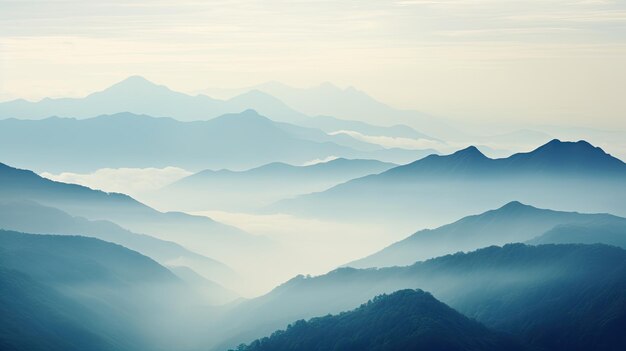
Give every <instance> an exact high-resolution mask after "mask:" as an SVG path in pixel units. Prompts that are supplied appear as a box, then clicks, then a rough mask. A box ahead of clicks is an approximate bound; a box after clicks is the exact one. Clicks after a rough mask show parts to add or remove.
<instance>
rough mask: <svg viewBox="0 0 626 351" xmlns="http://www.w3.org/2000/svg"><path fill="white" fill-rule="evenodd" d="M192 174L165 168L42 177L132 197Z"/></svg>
mask: <svg viewBox="0 0 626 351" xmlns="http://www.w3.org/2000/svg"><path fill="white" fill-rule="evenodd" d="M191 174H192V173H191V172H189V171H187V170H184V169H182V168H178V167H165V168H102V169H99V170H97V171H95V172H92V173H86V174H80V173H69V172H63V173H59V174H52V173H48V172H43V173H41V174H40V175H41V176H42V177H45V178H48V179H51V180H55V181H59V182H64V183H74V184H80V185H84V186H87V187H90V188H93V189H99V190H103V191H106V192H117V193H124V194H129V195H132V196H137V195H141V194H143V193H146V192H149V191H153V190H157V189H160V188H162V187H164V186H165V185H168V184H170V183H172V182H175V181H177V180H179V179H181V178H183V177H186V176H188V175H191Z"/></svg>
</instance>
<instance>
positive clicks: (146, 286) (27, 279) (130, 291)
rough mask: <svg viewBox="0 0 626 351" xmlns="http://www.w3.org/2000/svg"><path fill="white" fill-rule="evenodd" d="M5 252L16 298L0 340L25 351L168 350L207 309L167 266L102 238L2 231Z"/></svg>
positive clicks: (8, 294) (2, 260) (8, 289)
mask: <svg viewBox="0 0 626 351" xmlns="http://www.w3.org/2000/svg"><path fill="white" fill-rule="evenodd" d="M0 251H1V253H2V255H0V272H7V271H8V272H9V273H8V274H9V275H10V276H9V279H10V280H9V281H8V282H5V280H4V279H2V282H3V283H1V284H2V285H3V286H4V287H5V288H4V289H2V294H1V295H0V296H2V299H8V298H14V300H13V301H3V302H6V303H2V304H1V306H3V307H2V308H3V309H8V311H6V310H5V312H9V313H11V314H10V315H5V314H4V313H3V314H2V318H3V319H4V318H6V319H7V320H5V322H7V323H6V324H5V323H2V325H1V326H0V329H2V332H0V335H1V336H2V341H0V343H2V344H8V345H15V346H17V348H18V349H25V348H26V345H31V346H33V348H32V349H37V348H39V349H42V350H44V349H45V350H48V349H77V350H78V349H83V350H84V349H92V343H93V344H94V346H93V347H94V349H108V350H111V349H118V350H148V349H150V350H157V349H161V350H168V349H171V347H172V346H173V345H175V344H176V342H180V340H179V337H178V336H177V334H178V333H180V332H181V331H183V330H184V327H182V326H178V324H177V323H178V321H179V320H180V319H179V317H180V316H182V315H187V314H188V312H189V311H192V309H190V307H192V306H194V307H195V308H198V307H201V306H202V305H201V304H199V303H200V301H199V300H195V298H194V297H193V295H191V294H188V292H187V291H188V288H187V287H186V286H185V285H184V283H182V281H181V280H180V279H178V278H177V277H176V276H175V275H174V274H172V273H171V272H170V271H168V270H167V269H165V268H164V267H162V266H160V265H159V264H157V263H156V262H154V261H153V260H151V259H149V258H147V257H145V256H142V255H140V254H138V253H136V252H134V251H131V250H128V249H126V248H124V247H122V246H119V245H115V244H111V243H107V242H104V241H101V240H98V239H94V238H86V237H79V236H67V235H63V236H54V235H39V234H37V235H32V234H23V233H17V232H11V231H0ZM21 283H25V284H27V285H26V287H23V286H21V285H20V284H21ZM20 292H22V293H25V295H24V296H15V295H16V294H17V293H20ZM58 303H60V304H58ZM198 304H199V305H198ZM12 306H22V307H23V309H22V308H20V309H17V308H14V307H12ZM29 312H32V313H33V314H32V315H31V314H29ZM163 316H168V318H167V319H165V318H163ZM188 317H189V316H188ZM44 323H50V324H44ZM31 327H33V329H32V330H30V329H27V328H31ZM41 329H44V330H43V333H42V334H41V335H36V336H34V335H31V333H36V332H37V331H39V330H41ZM10 330H18V331H19V332H18V333H16V334H11V333H9V331H10ZM29 335H31V336H33V337H34V339H35V340H30V339H29ZM63 335H65V336H66V337H68V339H61V338H60V336H63ZM102 344H104V345H106V346H104V345H102ZM101 345H102V346H101ZM65 347H67V348H65ZM29 349H31V348H29Z"/></svg>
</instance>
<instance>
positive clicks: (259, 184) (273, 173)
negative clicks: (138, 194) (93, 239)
mask: <svg viewBox="0 0 626 351" xmlns="http://www.w3.org/2000/svg"><path fill="white" fill-rule="evenodd" d="M394 166H396V165H395V164H392V163H385V162H381V161H376V160H348V159H344V158H338V159H334V160H330V161H328V162H320V163H316V164H313V165H308V166H293V165H289V164H285V163H270V164H267V165H264V166H261V167H257V168H253V169H249V170H246V171H230V170H225V169H224V170H219V171H213V170H204V171H201V172H198V173H195V174H193V175H190V176H188V177H185V178H183V179H181V180H178V181H176V182H174V183H172V184H170V185H168V186H166V187H165V188H163V189H162V190H161V191H159V192H158V194H157V195H156V196H150V197H149V198H150V199H151V200H150V201H151V202H152V198H155V202H159V203H167V204H168V205H170V206H175V207H176V208H180V209H182V210H196V211H197V210H236V211H242V210H243V211H250V210H254V209H258V208H262V207H264V206H267V205H269V204H271V203H274V202H276V201H278V200H281V199H284V198H289V197H293V196H295V195H299V194H307V193H311V192H314V191H320V190H325V189H327V188H330V187H332V186H334V185H337V184H339V183H343V182H345V181H348V180H351V179H354V178H359V177H362V176H365V175H368V174H377V173H381V172H383V171H386V170H388V169H390V168H392V167H394Z"/></svg>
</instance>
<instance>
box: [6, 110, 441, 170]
mask: <svg viewBox="0 0 626 351" xmlns="http://www.w3.org/2000/svg"><path fill="white" fill-rule="evenodd" d="M432 153H436V151H435V150H432V149H424V150H408V149H399V148H388V149H387V148H383V147H381V146H378V145H375V144H371V143H367V142H363V141H359V140H356V139H354V138H351V137H350V136H348V135H328V134H326V133H324V132H323V131H321V130H318V129H313V128H305V127H300V126H296V125H292V124H288V123H279V122H274V121H272V120H270V119H268V118H266V117H264V116H261V115H259V114H258V113H257V112H256V111H253V110H246V111H244V112H241V113H237V114H227V115H221V116H219V117H216V118H213V119H210V120H206V121H195V122H180V121H177V120H174V119H171V118H153V117H150V116H147V115H135V114H132V113H118V114H115V115H102V116H99V117H95V118H87V119H80V120H77V119H74V118H58V117H53V118H46V119H43V120H18V119H6V120H0V158H2V160H3V161H4V162H8V163H11V164H15V165H17V166H20V167H25V168H29V169H35V170H37V171H40V172H41V171H47V172H70V171H71V172H87V171H89V172H91V171H94V170H97V169H100V168H119V167H133V168H144V167H156V168H163V167H168V166H176V167H180V168H184V169H187V170H190V171H198V170H203V169H207V168H209V169H221V168H229V169H235V170H240V169H248V168H252V167H258V166H262V165H264V164H267V163H271V162H285V163H291V164H303V163H306V162H310V161H312V160H324V159H328V158H330V157H346V158H366V159H368V158H369V159H380V160H383V161H388V162H394V163H407V162H411V161H414V160H416V159H418V158H421V157H424V156H426V155H429V154H432ZM78 160H80V162H77V161H78Z"/></svg>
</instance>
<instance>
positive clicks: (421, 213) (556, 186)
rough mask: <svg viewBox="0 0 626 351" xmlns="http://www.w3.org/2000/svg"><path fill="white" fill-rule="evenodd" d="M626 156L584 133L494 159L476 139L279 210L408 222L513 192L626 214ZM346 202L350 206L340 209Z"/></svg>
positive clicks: (540, 201) (457, 213)
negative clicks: (593, 142) (473, 144)
mask: <svg viewBox="0 0 626 351" xmlns="http://www.w3.org/2000/svg"><path fill="white" fill-rule="evenodd" d="M624 199H626V164H624V162H622V161H621V160H619V159H617V158H615V157H613V156H611V155H609V154H607V153H605V152H604V151H603V150H602V149H600V148H598V147H594V146H592V145H590V144H589V143H587V142H585V141H579V142H562V141H559V140H553V141H551V142H549V143H547V144H545V145H543V146H540V147H538V148H537V149H535V150H533V151H531V152H527V153H518V154H515V155H512V156H510V157H508V158H504V159H491V158H488V157H486V156H485V155H483V154H482V153H481V152H480V151H478V149H476V148H475V147H469V148H466V149H463V150H460V151H457V152H455V153H453V154H450V155H445V156H439V155H432V156H428V157H426V158H423V159H421V160H418V161H415V162H413V163H410V164H407V165H404V166H399V167H395V168H392V169H390V170H388V171H386V172H383V173H381V174H378V175H371V176H366V177H363V178H359V179H355V180H352V181H349V182H346V183H344V184H340V185H338V186H336V187H333V188H331V189H329V190H326V191H324V192H320V193H315V194H310V195H303V196H300V197H297V198H295V199H292V200H283V201H281V202H279V203H277V204H276V205H274V206H273V207H272V209H273V210H276V211H287V212H288V213H294V214H296V213H297V214H310V215H314V216H324V217H329V218H354V217H355V216H364V215H366V217H368V218H369V219H371V220H377V219H383V218H384V220H386V221H388V220H389V219H391V218H394V219H395V220H397V221H398V223H401V222H406V223H407V226H403V227H402V228H403V229H402V230H407V229H408V228H409V227H408V226H411V225H412V226H414V227H416V226H421V227H428V226H435V225H441V224H444V223H445V222H449V221H451V220H453V219H454V218H455V217H457V218H458V217H461V216H463V215H464V214H467V213H468V211H471V212H474V213H476V212H481V211H485V210H487V209H490V208H493V207H496V206H500V205H502V204H503V203H506V202H509V201H511V200H519V201H521V202H524V203H531V204H533V205H537V206H541V207H544V208H560V209H566V210H577V211H584V212H611V213H614V214H617V215H626V202H625V201H624ZM341 208H343V209H345V208H349V209H350V210H349V211H340V210H339V209H341Z"/></svg>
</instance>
